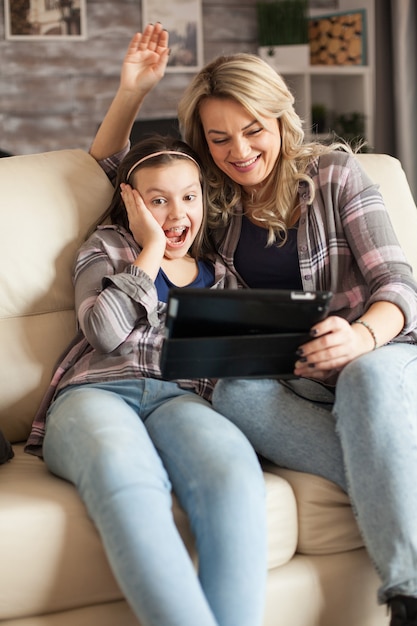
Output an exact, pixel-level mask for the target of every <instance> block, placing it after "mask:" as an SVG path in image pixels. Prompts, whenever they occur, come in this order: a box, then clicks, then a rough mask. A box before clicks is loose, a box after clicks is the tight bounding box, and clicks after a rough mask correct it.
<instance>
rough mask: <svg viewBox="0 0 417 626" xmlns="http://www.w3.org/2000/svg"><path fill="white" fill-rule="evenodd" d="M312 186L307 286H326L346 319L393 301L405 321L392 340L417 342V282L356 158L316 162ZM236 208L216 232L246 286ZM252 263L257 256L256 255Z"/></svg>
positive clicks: (304, 189) (306, 229)
mask: <svg viewBox="0 0 417 626" xmlns="http://www.w3.org/2000/svg"><path fill="white" fill-rule="evenodd" d="M306 173H307V174H308V175H309V176H310V177H311V179H312V180H313V183H314V188H315V197H314V200H313V202H312V203H311V202H310V198H309V193H308V191H309V190H308V186H307V184H306V183H304V182H302V183H301V184H300V187H299V201H300V206H301V215H300V219H299V224H298V233H297V252H298V262H299V268H300V273H301V280H302V286H303V290H304V291H311V290H329V291H331V292H332V293H333V294H334V295H333V298H332V303H331V313H332V314H334V315H339V316H341V317H343V318H345V319H347V320H348V321H349V322H352V321H353V320H356V319H357V318H358V317H360V316H361V315H362V314H363V313H364V312H365V311H366V310H367V309H368V308H369V307H370V306H371V304H373V303H374V302H377V301H388V302H392V303H394V304H396V305H397V306H398V307H399V308H400V309H401V311H402V312H403V314H404V317H405V325H404V328H403V330H402V332H401V334H400V336H399V337H397V338H396V339H394V341H408V342H416V341H417V283H416V281H415V280H414V278H413V275H412V269H411V267H410V265H409V264H408V262H407V260H406V258H405V255H404V252H403V250H402V248H401V247H400V245H399V242H398V240H397V237H396V235H395V233H394V229H393V227H392V224H391V221H390V217H389V215H388V210H387V208H386V207H385V204H384V202H383V199H382V196H381V194H380V192H379V191H378V187H377V185H375V184H374V183H373V182H372V181H371V180H370V178H369V177H368V176H367V174H366V173H365V171H364V170H363V168H362V166H361V165H360V164H359V162H358V160H357V159H356V158H355V157H354V156H352V155H350V154H348V153H345V152H343V151H340V152H331V153H329V154H326V155H322V156H320V157H319V158H317V159H315V160H314V161H313V162H312V163H311V164H310V166H309V168H308V170H307V172H306ZM242 213H243V212H242V209H241V208H238V209H237V210H236V211H235V212H234V215H233V216H232V217H231V221H230V222H229V224H228V226H227V227H226V228H224V229H219V230H216V231H214V233H213V237H214V240H215V243H216V249H217V252H218V253H219V254H220V256H221V257H222V259H223V261H224V263H225V265H226V266H227V267H228V268H229V270H231V271H232V272H233V273H235V275H236V276H237V278H238V280H239V282H241V283H242V284H243V285H245V280H244V278H245V277H244V276H239V275H238V273H237V271H236V269H235V267H234V263H233V259H234V254H235V251H236V248H237V245H238V241H239V237H240V233H241V228H242ZM251 262H252V263H255V262H256V259H255V258H252V257H251Z"/></svg>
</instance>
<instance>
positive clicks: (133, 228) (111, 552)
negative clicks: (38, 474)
mask: <svg viewBox="0 0 417 626" xmlns="http://www.w3.org/2000/svg"><path fill="white" fill-rule="evenodd" d="M203 198H204V194H203V188H202V176H201V169H200V165H199V162H198V157H197V156H196V155H195V154H194V153H193V151H192V150H191V149H190V148H189V147H188V146H187V145H186V144H184V143H183V142H181V141H179V140H176V139H169V138H164V137H151V138H149V139H147V140H144V141H142V142H139V143H138V144H136V145H135V146H134V147H133V148H132V150H131V151H130V152H129V153H128V154H127V156H126V157H125V158H124V160H123V161H122V163H121V165H120V167H119V171H118V178H117V184H116V188H115V192H114V195H113V200H112V202H111V204H110V206H109V208H108V210H107V211H106V213H105V214H104V215H103V218H102V220H100V221H101V222H104V220H105V222H104V225H100V226H97V227H96V228H95V229H94V231H93V232H92V234H91V235H90V237H89V238H88V239H87V241H86V242H85V243H84V244H83V245H82V246H81V248H80V250H79V252H78V256H77V260H76V264H75V270H74V285H75V301H76V311H77V318H78V324H79V328H80V331H79V334H78V336H77V337H76V339H75V341H74V342H73V344H72V345H71V346H70V348H69V351H68V353H67V355H66V358H65V359H64V360H63V361H62V362H61V364H60V366H59V367H58V368H57V370H56V373H55V376H54V379H53V382H52V385H51V389H50V393H49V395H48V396H47V399H46V400H45V402H44V404H43V406H42V408H41V410H40V412H39V414H38V416H37V418H36V420H35V423H34V428H33V431H32V435H31V437H30V439H29V441H28V446H27V449H28V451H30V452H32V453H37V454H42V455H43V458H44V460H45V462H46V464H47V466H48V468H49V469H50V470H51V471H52V472H53V473H54V474H56V475H58V476H60V477H62V478H64V479H66V480H69V481H70V482H72V483H73V484H74V485H75V486H76V488H77V489H78V491H79V494H80V497H81V498H82V500H83V502H84V503H85V505H86V507H87V510H88V512H89V515H90V516H91V518H92V520H93V522H94V524H95V525H96V527H97V529H98V531H99V533H100V536H101V539H102V541H103V545H104V549H105V551H106V554H107V556H108V559H109V563H110V566H111V568H112V570H113V572H114V575H115V578H116V580H117V581H118V583H119V586H120V588H121V590H122V592H123V593H124V595H125V597H126V599H127V601H128V602H129V604H130V606H131V608H132V610H133V612H134V614H135V615H136V617H137V618H138V620H139V621H140V623H141V624H143V626H160V625H161V624H164V626H195V625H196V624H199V625H203V624H204V625H205V626H242V625H246V626H254V625H257V626H260V624H261V623H262V617H263V605H264V595H265V579H266V566H265V562H266V545H265V544H266V541H265V538H266V522H265V511H266V505H265V493H264V491H265V490H264V480H263V474H262V471H261V468H260V466H259V462H258V459H257V458H256V454H255V452H254V450H253V448H252V446H251V445H250V444H249V442H248V441H247V439H246V438H245V437H244V435H243V434H242V433H241V431H240V430H238V429H237V428H236V427H235V426H234V425H233V424H232V423H231V422H230V421H228V420H226V419H225V418H224V417H223V416H221V415H220V414H219V413H216V412H215V411H214V410H213V408H212V406H211V404H210V402H209V401H210V397H211V392H212V387H213V385H212V381H210V380H208V379H197V380H180V381H165V380H162V378H161V372H160V369H159V359H160V351H161V346H162V342H163V339H164V336H165V334H164V328H165V327H164V322H165V315H166V307H167V304H166V302H167V295H168V291H169V289H170V287H172V286H180V287H184V288H187V287H188V286H192V287H211V288H219V287H222V286H224V285H226V286H227V285H229V284H230V283H229V277H228V275H227V273H226V272H225V268H224V265H223V264H221V263H213V262H212V261H211V259H209V258H208V257H207V255H205V254H204V234H205V206H204V200H203ZM109 221H110V223H109ZM232 282H234V281H233V278H232ZM51 395H52V402H51V403H50V405H49V406H48V398H51ZM46 409H47V412H46ZM171 486H172V489H174V491H175V493H176V495H177V497H178V499H179V502H180V504H181V505H182V507H183V509H184V510H185V511H186V513H187V514H188V518H189V520H190V525H191V529H192V531H193V534H194V537H195V542H196V548H197V553H198V576H197V573H196V571H195V567H194V564H193V562H192V560H191V558H190V557H189V555H188V553H187V551H186V549H185V546H184V544H183V542H182V540H181V537H180V535H179V533H178V530H177V528H176V525H175V522H174V519H173V516H172V510H171V508H172V499H171Z"/></svg>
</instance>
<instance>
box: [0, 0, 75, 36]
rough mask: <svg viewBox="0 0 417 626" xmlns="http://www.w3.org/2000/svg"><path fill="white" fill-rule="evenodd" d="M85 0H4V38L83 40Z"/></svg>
mask: <svg viewBox="0 0 417 626" xmlns="http://www.w3.org/2000/svg"><path fill="white" fill-rule="evenodd" d="M86 2H87V0H28V2H14V1H13V0H4V18H5V34H6V39H17V40H31V41H33V40H44V41H47V40H51V39H71V40H73V39H86V37H87V32H86V23H87V18H86V16H87V11H86Z"/></svg>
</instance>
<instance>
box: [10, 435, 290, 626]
mask: <svg viewBox="0 0 417 626" xmlns="http://www.w3.org/2000/svg"><path fill="white" fill-rule="evenodd" d="M14 450H15V457H14V458H13V459H12V460H11V461H10V462H9V463H6V464H5V465H2V466H1V467H0V536H1V537H3V538H4V541H3V542H2V554H1V562H2V567H1V568H0V622H2V621H3V620H6V619H13V618H15V619H17V618H22V617H25V616H30V615H36V614H43V613H50V612H55V611H65V610H68V609H73V608H81V607H84V606H89V605H94V604H99V603H102V602H114V601H117V600H119V599H121V597H122V595H121V592H120V590H119V588H118V586H117V584H116V582H115V580H114V578H113V575H112V573H111V571H110V568H109V565H108V563H107V559H106V556H105V554H104V551H103V548H102V544H101V541H100V538H99V535H98V533H97V531H96V529H95V527H94V524H93V523H92V522H91V521H90V519H89V518H88V516H87V513H86V510H85V507H84V505H83V504H82V502H81V500H80V499H79V497H78V494H77V492H76V489H75V488H74V487H73V486H72V485H71V484H70V483H68V482H66V481H64V480H61V479H59V478H56V477H55V476H52V474H50V473H49V471H48V469H47V467H46V465H45V463H44V462H43V461H41V460H39V459H38V458H36V457H34V456H31V455H28V454H25V453H24V452H23V446H22V445H15V446H14ZM265 480H266V489H267V510H268V537H269V567H270V568H272V567H276V566H278V565H281V564H283V563H286V562H287V561H289V560H290V559H291V558H292V557H293V555H294V552H295V548H296V545H297V509H296V503H295V497H294V493H293V491H292V489H291V487H290V485H289V484H288V483H287V482H286V481H285V480H284V479H283V478H280V477H278V476H275V475H274V474H271V473H268V474H265ZM174 516H175V520H176V523H177V525H178V528H179V529H180V532H181V535H182V537H183V540H184V542H185V544H186V546H187V548H188V550H189V551H190V552H191V554H193V556H194V560H196V559H195V554H194V548H193V546H194V541H193V537H192V534H191V532H190V528H189V525H188V521H187V517H186V515H185V514H184V512H183V511H182V510H181V508H180V507H179V506H178V504H177V503H175V504H174Z"/></svg>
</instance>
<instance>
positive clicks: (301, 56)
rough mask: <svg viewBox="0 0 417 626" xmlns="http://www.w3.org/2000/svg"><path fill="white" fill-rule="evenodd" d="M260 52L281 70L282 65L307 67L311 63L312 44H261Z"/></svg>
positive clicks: (261, 55)
mask: <svg viewBox="0 0 417 626" xmlns="http://www.w3.org/2000/svg"><path fill="white" fill-rule="evenodd" d="M258 54H259V56H260V57H261V59H264V61H266V62H267V63H269V65H271V67H273V68H274V69H275V70H277V71H278V72H279V69H280V67H294V68H297V69H298V68H306V67H308V66H309V65H310V46H309V45H308V44H292V45H288V46H283V45H279V46H260V47H259V48H258Z"/></svg>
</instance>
